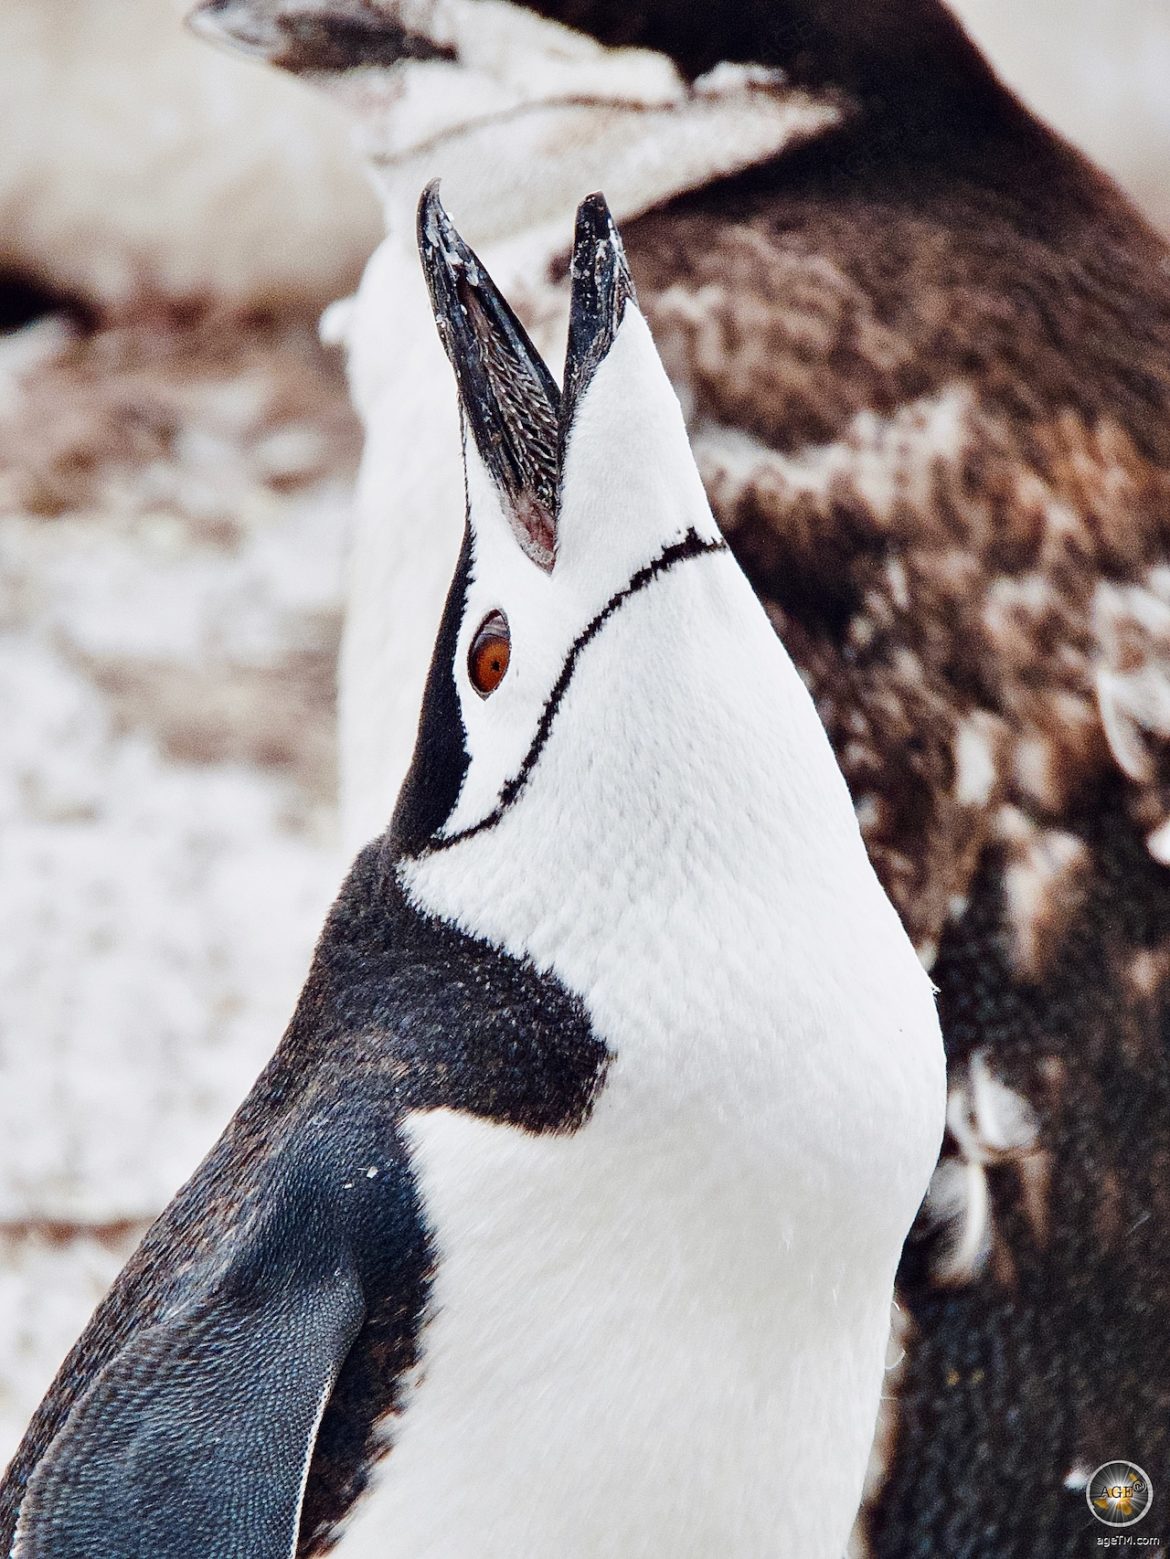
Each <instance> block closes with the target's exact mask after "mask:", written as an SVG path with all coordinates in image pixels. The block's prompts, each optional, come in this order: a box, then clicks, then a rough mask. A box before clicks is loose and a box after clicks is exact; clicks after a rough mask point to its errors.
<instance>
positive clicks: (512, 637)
mask: <svg viewBox="0 0 1170 1559" xmlns="http://www.w3.org/2000/svg"><path fill="white" fill-rule="evenodd" d="M419 240H420V249H421V254H422V260H423V267H424V270H425V273H426V276H427V280H428V283H429V287H430V291H431V296H432V300H433V305H434V311H435V315H436V319H437V322H438V326H439V331H440V335H441V337H442V339H443V342H444V345H445V347H446V350H447V353H448V355H449V357H450V360H451V363H452V366H453V367H454V370H455V378H456V381H457V384H458V390H459V402H460V410H461V415H462V429H463V460H464V471H465V481H466V531H465V537H464V544H463V549H462V554H461V557H460V561H459V565H458V569H457V572H456V576H455V579H454V581H453V583H452V586H451V590H450V594H449V597H448V600H447V604H446V610H445V614H444V618H443V622H442V625H441V628H440V632H439V636H438V642H437V644H436V647H435V653H434V658H433V662H432V666H431V671H430V676H429V680H428V685H427V691H426V695H425V699H424V707H423V711H422V718H421V722H420V726H419V733H418V740H417V746H416V750H415V755H414V761H413V764H412V766H411V769H410V772H409V774H408V776H407V779H406V782H405V784H404V787H403V790H402V793H401V796H400V799H399V805H398V808H397V810H396V813H395V817H394V822H393V825H392V831H391V836H392V839H393V841H394V843H395V846H396V849H397V850H398V852H399V853H400V854H402V855H404V856H410V855H413V856H417V855H427V854H432V853H434V852H437V851H447V850H451V849H453V848H458V847H459V846H461V845H463V844H465V843H466V842H468V841H469V840H472V839H475V838H477V837H482V836H483V835H484V834H485V833H488V832H490V831H493V830H497V829H499V828H501V827H502V826H503V825H504V823H505V822H506V821H508V820H515V819H517V818H522V817H523V816H524V815H525V812H526V809H528V808H530V807H532V806H533V805H534V801H535V800H536V799H539V801H540V806H541V816H542V822H541V828H542V830H543V832H544V833H545V834H546V835H547V836H548V837H549V838H553V837H555V836H557V835H560V836H561V837H562V838H563V837H565V836H566V834H567V832H571V831H572V826H574V825H571V824H570V821H569V819H570V816H571V815H578V814H579V813H580V809H581V808H582V807H586V808H589V807H592V809H593V816H592V819H591V822H590V824H589V826H590V827H593V826H598V827H600V826H603V819H602V817H601V812H602V811H603V810H604V809H607V808H609V809H612V810H613V812H614V817H613V818H612V819H611V822H612V826H613V828H616V829H618V830H619V831H620V828H622V827H626V826H635V827H636V825H633V823H632V820H633V819H634V818H635V817H636V815H637V813H638V811H639V809H640V808H641V807H643V806H644V805H645V804H646V801H647V798H648V797H653V796H655V795H657V796H659V797H661V799H662V802H663V805H664V806H667V807H671V806H672V805H673V803H672V801H671V797H672V795H676V794H677V795H678V796H680V797H681V796H682V795H683V794H684V793H685V795H686V797H687V798H688V799H689V800H690V801H694V800H695V796H696V787H699V788H700V789H701V788H702V786H703V785H704V784H705V783H707V786H708V795H709V796H710V797H711V802H710V804H711V806H712V808H718V807H719V806H720V805H723V803H722V802H720V801H719V800H718V799H717V793H718V792H719V791H720V785H719V784H716V783H714V779H713V777H714V775H715V773H716V771H726V769H727V765H728V763H729V762H730V763H731V766H732V768H733V769H734V771H735V772H734V775H733V776H731V778H732V781H733V783H732V789H733V790H737V791H739V790H743V794H744V795H747V793H748V789H750V786H751V785H752V784H754V783H756V782H757V781H758V782H759V784H760V787H761V791H760V794H761V796H762V797H764V798H766V797H767V795H768V794H769V792H770V791H771V790H773V789H774V788H775V787H774V780H773V776H774V774H775V773H776V772H778V771H779V772H781V773H784V774H786V776H787V777H788V778H787V779H786V781H785V783H787V782H788V780H790V779H791V775H792V773H793V772H794V771H796V770H799V769H800V768H801V766H802V765H804V766H805V767H807V766H808V762H809V758H810V754H811V757H812V760H813V768H814V769H815V770H816V771H817V773H818V774H819V773H820V772H821V771H822V770H824V769H826V768H827V769H828V770H829V771H830V773H831V774H832V775H834V776H835V783H836V786H837V787H838V789H835V790H833V792H832V794H833V796H834V798H835V799H837V800H839V799H840V796H839V795H838V791H839V792H840V794H841V795H843V793H844V786H843V783H842V782H841V781H840V776H839V775H838V774H837V773H836V767H835V764H834V763H833V760H832V757H831V754H830V753H829V750H828V744H827V742H826V740H825V738H824V733H823V731H821V729H820V727H819V723H818V722H817V719H816V716H815V713H814V712H813V710H812V706H811V703H810V702H809V700H808V697H807V694H806V692H805V690H804V687H803V684H802V683H801V682H800V679H799V678H798V676H797V674H796V672H795V670H794V668H793V666H792V664H791V662H790V661H789V660H788V657H787V655H786V654H785V653H784V651H783V649H782V647H781V646H780V644H779V642H778V640H777V639H776V636H775V634H774V632H773V631H772V629H771V626H770V624H769V623H768V622H767V619H766V617H765V615H764V613H763V611H762V609H761V608H760V606H759V604H758V602H757V601H756V599H755V596H754V594H753V592H752V590H751V588H750V586H749V585H748V583H747V581H746V579H745V578H744V576H743V575H742V573H741V572H740V570H739V568H738V567H737V565H736V564H735V562H734V560H733V559H732V558H731V556H730V554H729V553H728V551H727V548H726V543H725V542H724V541H723V539H722V537H721V535H720V533H719V530H718V527H717V525H716V523H715V521H714V518H713V517H712V514H711V510H710V507H709V505H708V502H707V498H706V495H705V493H704V490H703V485H702V482H701V480H700V477H699V473H698V470H697V468H696V465H695V461H694V458H693V456H692V453H691V450H690V446H689V443H688V439H687V434H686V428H685V425H684V421H683V415H682V411H681V408H680V406H679V403H678V399H677V397H676V395H675V392H674V390H673V388H672V387H671V384H670V381H669V379H668V378H667V375H666V373H665V370H664V369H663V367H662V364H661V362H660V360H659V358H658V354H657V352H656V350H655V347H654V342H653V340H652V337H651V334H650V330H649V328H648V326H647V323H646V320H645V319H644V318H643V316H642V314H641V312H640V311H639V308H638V304H637V299H636V297H635V293H634V288H633V285H632V282H631V280H630V275H629V272H628V270H627V268H626V262H625V257H624V254H623V250H622V244H621V240H620V237H619V235H618V233H617V231H616V229H615V227H614V224H613V222H612V219H611V217H610V213H609V210H608V208H607V206H606V204H605V201H604V199H603V198H602V197H601V196H593V197H591V198H590V199H589V200H586V201H585V202H584V203H583V205H582V206H581V207H580V209H579V212H578V217H577V227H576V237H575V242H574V248H573V257H572V265H571V304H570V326H569V339H568V351H567V357H566V365H565V373H564V384H563V389H562V390H560V391H558V389H557V386H556V384H555V382H554V381H553V379H552V376H551V375H550V373H549V372H548V369H547V368H546V367H545V365H544V363H543V362H542V361H541V359H540V357H539V355H538V354H537V352H536V350H535V349H534V347H533V346H532V344H531V342H530V341H529V340H528V338H527V336H526V335H525V333H524V330H523V328H522V327H521V326H520V324H519V323H518V321H517V319H516V317H515V315H514V314H513V313H512V311H511V309H510V308H509V307H508V305H507V303H506V301H505V300H504V299H503V297H502V296H501V295H500V293H499V292H498V290H497V289H496V287H495V286H494V285H493V283H492V281H491V278H490V276H489V275H488V274H487V272H486V271H485V269H484V267H483V265H482V263H481V262H480V261H479V260H478V258H477V257H476V255H475V254H474V253H473V252H472V251H471V250H470V249H469V248H468V247H467V245H466V244H465V243H464V242H463V240H462V239H461V238H460V237H459V235H458V233H457V232H456V231H455V229H454V227H453V226H452V224H451V222H450V220H449V219H448V217H447V215H446V213H445V212H444V210H443V208H442V206H441V204H440V202H439V198H438V194H437V191H436V189H435V188H434V187H433V186H432V187H431V188H430V189H429V190H428V191H427V192H426V194H425V195H424V197H423V200H422V204H421V207H420V212H419ZM789 704H790V705H792V706H793V711H794V712H790V714H789V716H788V717H786V716H785V712H784V711H785V707H786V705H789ZM787 745H791V746H792V748H793V753H792V756H791V761H788V762H786V761H785V760H784V756H783V752H782V751H781V749H783V748H784V747H785V746H787ZM723 778H724V779H727V778H728V776H727V774H726V772H724V773H723ZM708 782H710V783H708ZM743 787H747V788H748V789H743ZM587 797H591V798H592V799H591V800H587V799H586V798H587ZM728 804H729V805H730V807H731V810H732V811H734V810H735V806H736V805H737V804H738V803H736V802H734V801H733V802H730V803H728ZM753 805H754V803H753ZM845 806H846V807H847V806H848V803H847V801H846V802H845ZM675 810H676V811H677V808H676V809H675ZM562 813H563V815H562ZM517 826H518V825H517ZM611 831H612V830H611ZM635 842H636V841H635Z"/></svg>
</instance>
